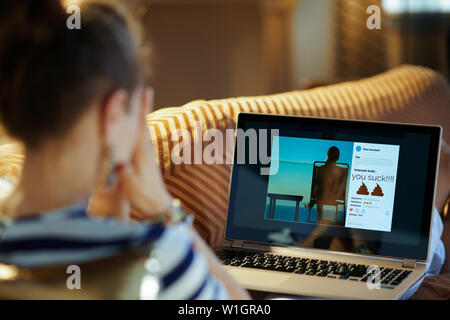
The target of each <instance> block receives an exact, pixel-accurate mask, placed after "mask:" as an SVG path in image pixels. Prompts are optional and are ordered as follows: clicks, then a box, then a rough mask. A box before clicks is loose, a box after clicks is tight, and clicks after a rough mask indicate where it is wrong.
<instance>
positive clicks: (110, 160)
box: [104, 146, 117, 188]
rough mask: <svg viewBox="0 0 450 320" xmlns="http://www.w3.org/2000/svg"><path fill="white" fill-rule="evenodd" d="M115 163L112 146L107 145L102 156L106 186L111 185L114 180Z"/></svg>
mask: <svg viewBox="0 0 450 320" xmlns="http://www.w3.org/2000/svg"><path fill="white" fill-rule="evenodd" d="M116 165H117V161H116V159H115V157H114V152H113V148H112V147H111V146H107V147H106V152H105V158H104V168H105V174H106V180H105V186H106V187H107V188H109V187H112V186H113V185H114V182H115V181H116V172H115V168H116Z"/></svg>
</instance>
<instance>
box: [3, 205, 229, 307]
mask: <svg viewBox="0 0 450 320" xmlns="http://www.w3.org/2000/svg"><path fill="white" fill-rule="evenodd" d="M189 228H190V226H189V225H188V224H187V223H179V224H176V225H172V226H168V227H163V226H161V225H152V224H147V223H139V224H131V223H123V222H119V221H116V220H113V219H107V220H96V219H93V218H91V217H89V216H88V215H87V214H86V210H85V208H84V207H81V206H72V207H69V208H65V209H61V210H55V211H52V212H47V213H45V214H40V215H36V216H32V217H27V218H22V219H18V220H15V221H14V222H13V223H11V224H9V225H8V226H6V227H5V228H4V229H3V231H2V232H1V234H0V237H1V239H0V262H2V263H5V264H12V265H16V266H19V267H23V268H36V267H46V266H55V265H66V264H67V265H69V264H81V263H83V262H89V261H94V260H97V259H101V258H106V257H111V256H114V255H117V254H120V253H122V252H125V251H127V250H130V249H132V248H134V247H139V246H142V245H148V244H151V245H152V249H151V254H150V258H149V259H148V260H147V262H146V263H145V269H146V274H145V275H144V277H143V280H142V283H141V298H142V299H146V298H157V299H227V298H228V295H227V292H226V290H225V288H224V286H223V284H222V283H221V282H220V281H219V280H217V279H216V278H214V277H213V276H212V275H211V274H210V272H209V266H208V263H207V261H206V259H205V257H204V256H203V255H201V254H200V253H198V252H196V251H195V250H194V248H193V243H192V239H191V237H190V233H189ZM155 283H157V286H156V288H157V289H158V290H157V292H156V293H155V292H154V288H155V286H154V284H155ZM150 284H153V286H152V288H153V289H152V290H153V291H152V292H146V290H145V288H146V287H149V285H150Z"/></svg>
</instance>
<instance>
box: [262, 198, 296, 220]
mask: <svg viewBox="0 0 450 320" xmlns="http://www.w3.org/2000/svg"><path fill="white" fill-rule="evenodd" d="M267 196H268V197H269V198H270V205H269V219H275V206H276V202H277V200H289V201H295V216H294V219H295V221H298V211H299V209H298V208H299V205H300V202H301V201H302V200H303V196H295V195H290V194H279V193H268V194H267Z"/></svg>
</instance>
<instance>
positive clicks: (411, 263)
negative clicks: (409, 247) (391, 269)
mask: <svg viewBox="0 0 450 320" xmlns="http://www.w3.org/2000/svg"><path fill="white" fill-rule="evenodd" d="M402 267H403V268H413V269H414V268H415V267H416V260H413V259H405V260H403V264H402Z"/></svg>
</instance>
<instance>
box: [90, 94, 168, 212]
mask: <svg viewBox="0 0 450 320" xmlns="http://www.w3.org/2000/svg"><path fill="white" fill-rule="evenodd" d="M152 98H153V92H152V90H151V89H145V90H143V91H142V102H141V105H142V107H141V115H140V119H141V120H140V121H141V122H140V124H139V125H140V129H139V138H138V141H137V143H136V148H135V151H134V154H133V156H132V159H131V161H130V163H126V164H125V163H123V164H118V165H117V166H116V168H114V170H115V174H116V182H115V185H114V186H113V187H112V188H111V190H109V191H105V190H103V191H101V192H95V196H94V197H93V198H92V200H91V204H90V207H91V208H92V210H90V211H94V214H96V212H95V211H105V210H109V211H110V212H111V213H110V216H112V217H115V218H119V219H121V220H128V219H127V218H128V216H129V214H130V213H129V212H130V210H129V209H130V208H129V207H131V212H132V214H133V218H135V219H137V220H152V221H160V220H161V218H167V217H166V215H167V214H168V211H169V210H168V209H169V208H170V206H171V203H172V198H171V196H170V195H169V192H168V191H167V189H166V188H165V185H164V182H163V179H162V175H161V171H160V168H159V166H158V164H157V163H156V161H155V156H154V151H153V145H152V142H151V140H150V134H149V131H148V128H147V125H146V121H145V116H146V115H147V114H148V113H149V112H150V110H151V105H152ZM124 202H126V203H128V204H129V207H127V206H126V204H124ZM95 203H97V204H100V209H102V210H98V209H99V208H95V206H94V205H92V204H95ZM127 209H128V210H127ZM124 210H127V211H128V216H126V213H124ZM101 215H102V214H101Z"/></svg>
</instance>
